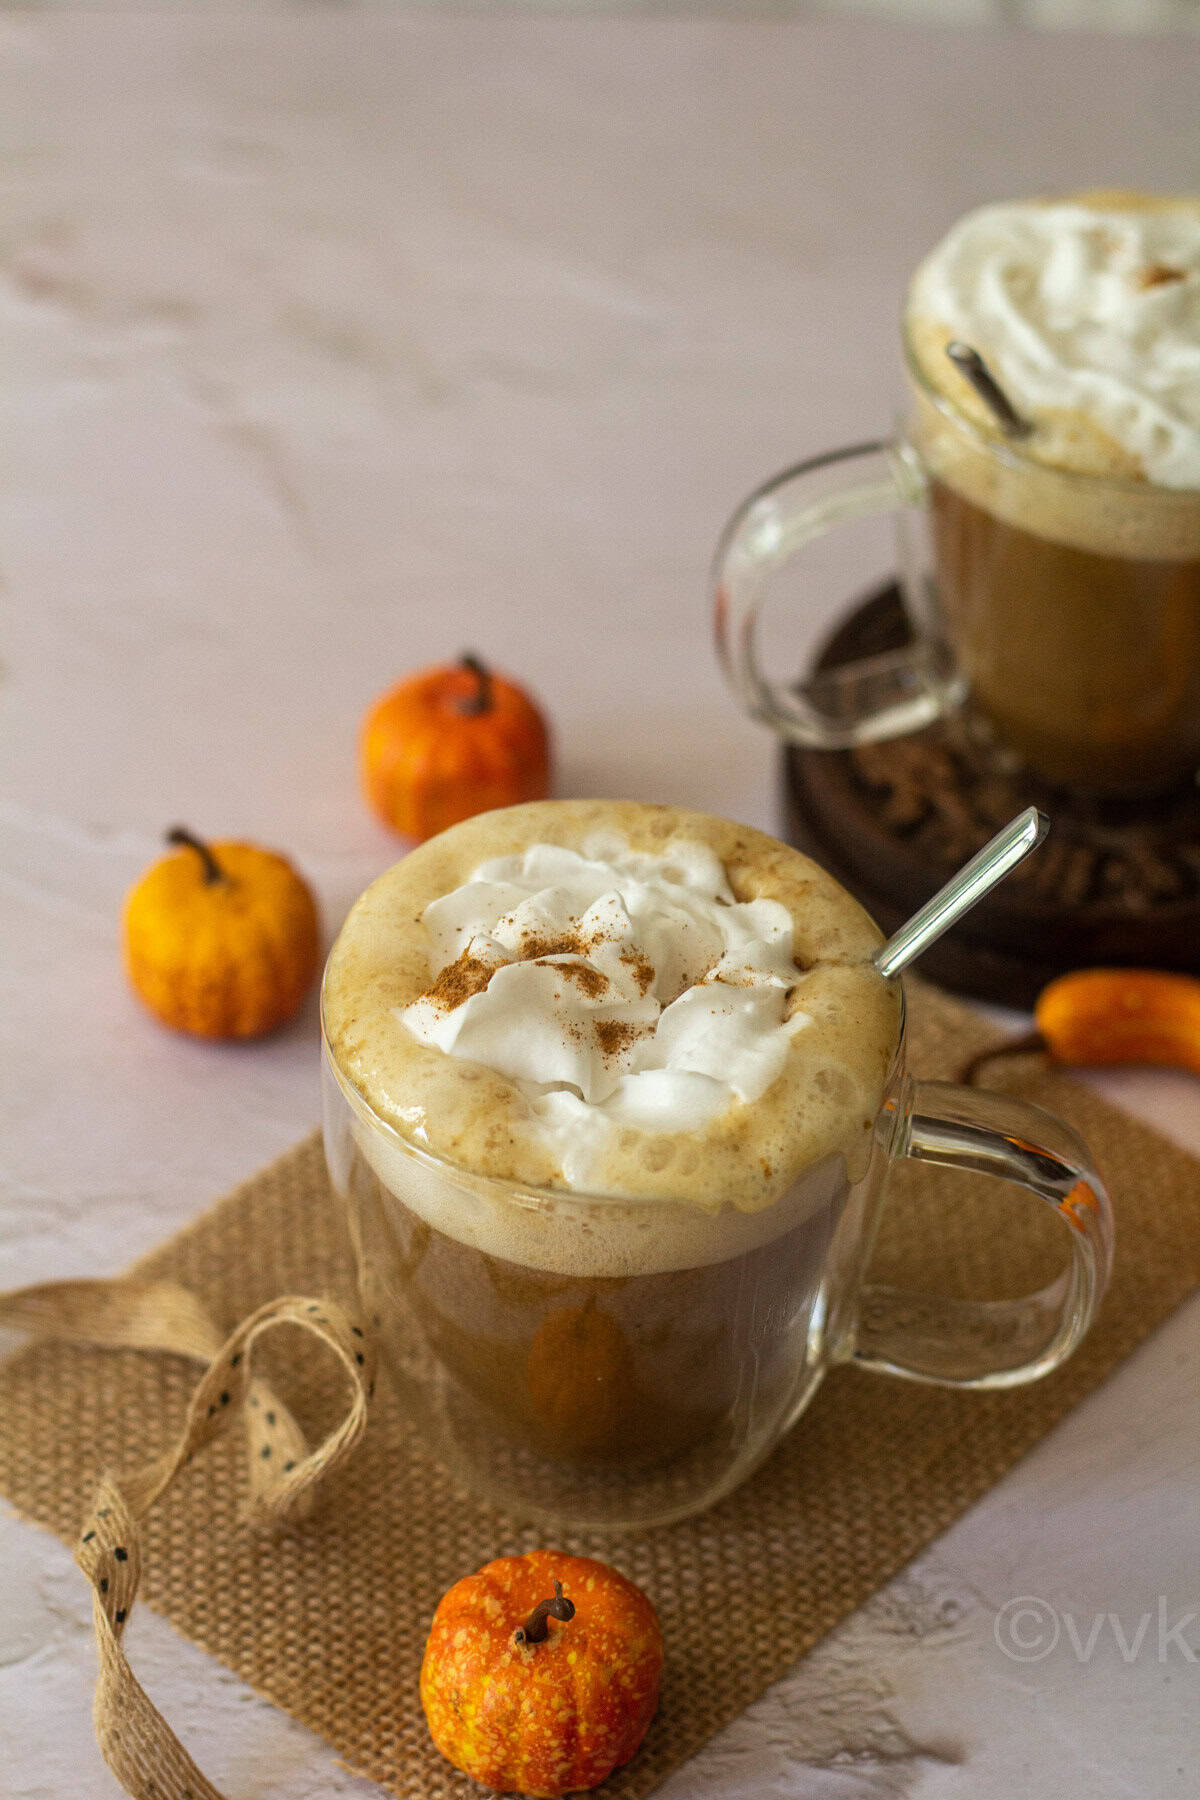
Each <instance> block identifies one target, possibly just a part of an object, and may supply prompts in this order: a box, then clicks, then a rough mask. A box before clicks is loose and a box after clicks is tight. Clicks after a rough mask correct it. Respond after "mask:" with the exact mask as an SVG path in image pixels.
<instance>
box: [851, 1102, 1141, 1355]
mask: <svg viewBox="0 0 1200 1800" xmlns="http://www.w3.org/2000/svg"><path fill="white" fill-rule="evenodd" d="M906 1099H907V1104H904V1103H903V1102H898V1103H897V1104H898V1105H899V1106H900V1108H901V1113H900V1118H899V1120H898V1130H897V1135H896V1139H895V1141H894V1143H893V1147H892V1155H893V1157H894V1158H897V1159H898V1158H900V1157H903V1156H911V1157H913V1158H914V1159H915V1160H916V1161H918V1162H928V1163H937V1164H940V1165H941V1166H942V1167H943V1168H953V1169H972V1170H975V1171H976V1172H978V1173H979V1174H983V1175H994V1176H995V1177H996V1178H997V1179H998V1180H1000V1181H1011V1182H1014V1183H1015V1184H1016V1185H1017V1186H1018V1187H1023V1188H1028V1190H1029V1192H1030V1193H1031V1194H1036V1196H1037V1198H1038V1199H1039V1200H1042V1201H1044V1202H1045V1203H1046V1204H1047V1205H1049V1206H1050V1207H1052V1208H1053V1210H1054V1212H1055V1213H1056V1214H1057V1216H1058V1218H1060V1219H1061V1220H1062V1222H1063V1225H1064V1226H1065V1227H1066V1230H1067V1233H1068V1242H1069V1244H1070V1258H1069V1261H1068V1263H1067V1266H1066V1268H1065V1269H1064V1270H1063V1272H1062V1273H1061V1274H1060V1275H1059V1276H1058V1277H1057V1278H1056V1279H1055V1280H1054V1281H1052V1282H1051V1283H1050V1284H1049V1286H1047V1287H1044V1288H1042V1289H1041V1290H1040V1291H1039V1292H1038V1293H1034V1294H1027V1295H1026V1296H1025V1297H1024V1298H1023V1299H1020V1300H954V1299H942V1298H938V1297H936V1296H934V1295H925V1294H911V1293H905V1292H903V1291H902V1290H900V1289H898V1288H891V1287H874V1286H869V1285H868V1286H867V1287H865V1288H864V1289H863V1291H862V1294H861V1297H860V1300H859V1306H858V1317H857V1320H856V1322H855V1325H854V1328H853V1331H852V1333H851V1341H850V1343H849V1344H848V1345H847V1347H846V1351H847V1354H848V1356H849V1358H850V1360H852V1361H854V1362H858V1363H861V1364H862V1365H863V1366H864V1367H865V1368H868V1369H879V1370H881V1371H883V1372H884V1373H885V1374H888V1375H903V1376H907V1377H908V1378H909V1379H910V1380H912V1381H931V1382H936V1383H938V1384H939V1385H940V1386H943V1387H966V1388H1002V1387H1017V1386H1019V1385H1020V1384H1021V1383H1023V1382H1026V1381H1037V1380H1038V1379H1039V1377H1040V1376H1042V1375H1046V1374H1048V1373H1049V1372H1050V1370H1051V1369H1054V1368H1056V1367H1057V1366H1058V1364H1059V1363H1060V1362H1062V1361H1063V1360H1064V1358H1065V1357H1068V1356H1069V1355H1070V1354H1071V1352H1072V1350H1073V1349H1074V1348H1075V1346H1076V1344H1078V1342H1079V1340H1080V1338H1082V1336H1083V1334H1084V1332H1085V1331H1086V1330H1087V1329H1088V1326H1089V1325H1090V1324H1091V1322H1092V1319H1093V1317H1094V1315H1095V1312H1096V1309H1097V1307H1098V1306H1099V1304H1100V1301H1101V1299H1102V1297H1103V1294H1104V1289H1105V1287H1106V1285H1107V1282H1108V1276H1109V1271H1110V1269H1111V1267H1112V1247H1113V1220H1112V1210H1111V1207H1110V1205H1109V1200H1108V1195H1107V1193H1106V1192H1105V1189H1104V1184H1103V1182H1102V1181H1101V1179H1100V1177H1099V1175H1098V1174H1097V1173H1096V1171H1095V1169H1094V1168H1093V1166H1092V1164H1091V1161H1090V1159H1089V1157H1088V1153H1087V1151H1086V1149H1085V1148H1084V1146H1083V1144H1082V1142H1081V1141H1080V1139H1079V1138H1078V1137H1077V1136H1076V1134H1075V1133H1074V1132H1073V1131H1072V1130H1071V1128H1070V1126H1069V1125H1066V1124H1064V1123H1063V1121H1062V1120H1061V1119H1057V1118H1055V1116H1054V1115H1053V1113H1048V1112H1045V1111H1043V1109H1042V1108H1041V1107H1040V1106H1031V1105H1029V1104H1028V1103H1027V1102H1025V1101H1021V1100H1016V1099H1013V1098H1012V1097H1011V1096H1009V1095H1007V1094H991V1093H986V1092H980V1091H979V1090H977V1089H974V1088H964V1087H958V1086H956V1085H955V1084H954V1083H952V1082H946V1081H913V1082H911V1083H910V1086H909V1093H908V1095H907V1097H906Z"/></svg>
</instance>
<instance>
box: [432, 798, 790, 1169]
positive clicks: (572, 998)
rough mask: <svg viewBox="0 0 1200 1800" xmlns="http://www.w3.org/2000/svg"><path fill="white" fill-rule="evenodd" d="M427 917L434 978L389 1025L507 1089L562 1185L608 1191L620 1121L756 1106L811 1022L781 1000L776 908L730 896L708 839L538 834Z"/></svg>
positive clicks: (786, 965)
mask: <svg viewBox="0 0 1200 1800" xmlns="http://www.w3.org/2000/svg"><path fill="white" fill-rule="evenodd" d="M421 922H422V924H423V925H424V927H425V929H426V931H427V932H428V934H429V937H430V940H431V946H432V950H431V967H432V968H433V970H434V973H435V979H434V981H433V983H432V985H431V986H430V988H429V989H428V990H427V991H426V993H425V994H423V995H422V996H421V998H420V999H419V1000H417V1001H415V1002H414V1003H413V1004H412V1005H410V1006H407V1007H405V1008H404V1009H403V1010H402V1011H401V1012H400V1013H399V1015H398V1016H399V1018H400V1019H401V1021H402V1022H403V1024H404V1025H405V1026H406V1027H407V1028H408V1030H409V1031H411V1032H412V1033H413V1035H414V1036H415V1037H417V1038H419V1039H420V1040H421V1042H422V1043H425V1044H431V1045H434V1046H436V1047H437V1048H438V1049H439V1050H442V1051H444V1052H445V1053H446V1054H447V1055H450V1056H455V1057H462V1058H465V1059H466V1060H467V1061H471V1062H477V1063H484V1064H486V1065H487V1067H488V1068H489V1069H494V1070H495V1071H496V1072H497V1073H499V1074H501V1075H506V1076H507V1077H508V1078H509V1079H510V1080H511V1081H513V1082H514V1083H515V1084H516V1085H517V1086H518V1087H519V1088H520V1089H521V1092H522V1093H523V1094H524V1095H525V1097H526V1099H527V1100H528V1101H529V1103H530V1106H531V1108H532V1110H533V1112H534V1113H535V1115H536V1116H537V1118H538V1119H539V1120H540V1121H541V1124H542V1129H543V1134H544V1136H545V1139H546V1142H547V1144H548V1145H550V1146H551V1147H552V1149H553V1153H554V1155H555V1156H556V1157H557V1159H558V1162H559V1166H560V1168H561V1170H562V1175H563V1179H564V1180H565V1181H566V1182H567V1183H568V1185H569V1186H571V1187H573V1188H580V1189H584V1190H589V1189H594V1188H596V1187H597V1186H599V1185H602V1182H603V1174H602V1172H601V1171H602V1169H603V1164H604V1161H605V1157H606V1153H607V1150H608V1148H609V1145H610V1143H611V1140H612V1137H613V1134H614V1132H617V1131H619V1130H620V1129H622V1128H623V1127H626V1126H632V1127H636V1128H638V1129H643V1130H646V1131H657V1132H662V1131H670V1132H680V1131H694V1130H697V1129H699V1128H701V1127H704V1126H706V1125H707V1124H708V1123H709V1122H710V1121H711V1120H712V1119H713V1118H714V1117H715V1116H716V1115H717V1114H718V1113H720V1112H722V1111H724V1110H725V1108H726V1107H728V1106H729V1105H731V1104H732V1102H733V1101H734V1100H735V1099H736V1100H740V1101H742V1102H744V1103H746V1104H749V1103H752V1102H753V1101H755V1100H757V1099H758V1098H759V1096H760V1095H761V1094H763V1093H764V1092H765V1091H766V1089H767V1088H768V1087H769V1086H770V1085H771V1083H772V1082H773V1081H774V1080H775V1079H776V1078H777V1077H778V1075H779V1074H780V1072H781V1071H782V1069H783V1065H784V1062H785V1060H786V1057H787V1043H788V1039H789V1038H790V1037H792V1036H794V1034H795V1033H796V1032H797V1031H802V1030H804V1029H805V1028H806V1027H807V1026H808V1025H809V1024H810V1023H811V1021H810V1020H809V1017H808V1015H807V1013H805V1012H803V1011H802V1010H800V1009H799V1008H798V1007H795V1006H793V1005H791V1004H790V1000H791V997H792V995H793V993H794V991H795V988H796V983H797V974H798V972H797V969H796V965H795V963H794V962H793V960H792V920H791V915H790V914H789V913H788V911H787V908H786V907H784V906H781V905H780V903H779V902H778V901H777V900H749V901H743V902H739V901H738V900H737V899H736V898H735V897H734V895H733V893H732V892H731V891H730V888H729V884H728V882H727V881H726V879H725V870H724V869H723V867H722V866H721V863H720V862H719V861H718V859H717V858H716V857H715V856H714V855H713V853H712V851H711V850H709V849H707V848H706V847H705V846H704V845H702V844H685V843H676V844H674V845H672V846H671V849H670V851H669V853H668V854H666V855H664V856H653V855H650V854H648V853H647V852H645V851H633V850H630V849H629V848H628V846H627V845H625V844H624V843H623V842H622V841H621V840H620V839H619V838H614V837H613V836H612V834H611V833H605V834H598V835H597V836H595V837H592V838H589V839H587V840H585V842H584V846H583V853H582V854H580V852H579V851H576V850H568V849H565V848H564V847H563V846H561V845H557V844H533V845H531V846H530V847H529V849H527V850H524V851H522V852H519V853H518V854H517V855H514V856H502V857H495V858H493V859H492V860H491V861H489V862H485V863H481V864H480V866H479V867H478V868H477V869H474V870H473V871H472V873H471V878H470V880H469V881H468V882H466V883H465V884H464V885H463V886H462V887H458V888H455V889H454V890H453V892H452V893H450V894H447V895H445V896H444V897H443V898H442V899H440V900H434V901H431V902H430V904H429V905H428V906H427V907H426V908H425V911H424V912H423V913H422V915H421ZM597 1163H599V1165H600V1167H599V1169H598V1168H597V1167H596V1166H595V1165H597Z"/></svg>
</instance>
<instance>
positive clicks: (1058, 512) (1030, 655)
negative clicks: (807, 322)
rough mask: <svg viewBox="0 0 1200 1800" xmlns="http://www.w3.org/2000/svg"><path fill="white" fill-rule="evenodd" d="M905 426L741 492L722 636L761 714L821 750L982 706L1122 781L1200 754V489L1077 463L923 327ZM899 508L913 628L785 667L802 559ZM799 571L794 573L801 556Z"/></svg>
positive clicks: (1019, 749)
mask: <svg viewBox="0 0 1200 1800" xmlns="http://www.w3.org/2000/svg"><path fill="white" fill-rule="evenodd" d="M905 347H906V352H907V355H906V361H907V373H908V389H909V396H910V399H909V407H908V411H907V416H906V418H905V421H904V424H903V426H902V428H901V430H900V431H899V432H898V434H897V436H896V438H895V439H894V440H893V441H892V442H890V443H871V444H863V445H858V446H854V447H852V448H849V449H844V450H837V451H832V452H829V453H827V454H825V455H823V456H817V457H814V458H812V459H811V460H809V461H807V462H804V463H800V464H798V465H797V466H796V467H795V468H792V469H789V470H786V471H785V472H784V473H783V474H782V475H779V476H777V477H776V478H775V479H774V480H772V481H770V482H768V483H767V484H766V485H765V486H763V487H761V488H759V489H758V490H757V492H755V493H753V494H751V495H750V497H749V498H748V499H747V500H746V501H745V502H744V503H743V504H742V505H741V506H740V507H739V508H738V510H737V512H736V513H735V514H734V516H733V518H732V519H731V520H730V522H729V524H728V526H727V527H726V529H725V531H724V533H723V535H722V538H721V541H720V544H719V546H718V549H717V554H716V561H715V567H714V588H715V603H716V632H717V644H718V649H719V652H720V656H721V660H722V664H723V667H724V669H725V673H726V676H727V679H728V680H729V683H730V685H731V687H732V688H733V690H734V693H735V694H736V695H737V697H738V699H739V701H740V703H741V704H742V706H743V707H744V708H745V710H746V711H747V712H748V713H750V715H751V716H752V717H753V718H757V719H761V720H763V721H764V722H765V723H766V724H768V725H771V726H773V727H774V729H775V730H776V731H778V732H779V733H780V734H781V735H782V736H783V737H784V738H786V739H787V740H789V741H790V742H792V743H795V744H801V745H804V746H807V747H809V748H815V749H825V750H842V749H849V748H852V747H853V746H855V745H857V744H865V743H871V742H874V741H878V740H880V739H883V738H894V737H901V736H904V735H906V734H907V733H909V732H914V731H918V730H920V729H921V728H922V727H923V726H926V725H929V724H931V723H932V722H933V721H934V720H936V719H939V718H942V717H945V716H946V715H948V714H951V713H954V712H957V711H958V710H959V709H960V708H962V707H963V706H964V703H966V704H967V707H968V716H969V717H970V718H971V719H972V721H973V722H976V723H978V724H980V725H982V726H983V728H984V729H985V730H991V731H992V733H993V734H994V735H995V737H996V738H997V739H998V740H999V742H1000V744H1001V745H1002V746H1005V747H1007V749H1008V750H1009V751H1011V752H1014V753H1015V755H1016V757H1017V758H1018V759H1019V760H1020V762H1021V763H1022V764H1024V765H1025V766H1026V767H1027V768H1028V769H1029V770H1031V771H1032V772H1034V773H1035V774H1036V775H1039V776H1041V777H1043V778H1044V779H1045V780H1047V781H1050V782H1052V783H1055V784H1058V785H1062V786H1066V787H1070V788H1074V789H1081V790H1084V791H1086V792H1090V793H1095V794H1100V795H1105V794H1111V795H1122V794H1138V793H1148V792H1157V791H1162V790H1164V789H1166V788H1169V787H1170V786H1172V785H1173V784H1174V783H1175V782H1177V781H1180V780H1183V779H1186V778H1187V777H1188V776H1192V775H1194V774H1195V772H1196V770H1197V768H1198V767H1200V491H1197V490H1195V489H1179V488H1166V487H1159V486H1155V485H1154V484H1152V483H1150V482H1148V481H1145V480H1117V479H1112V478H1109V477H1101V476H1095V475H1089V474H1080V473H1075V472H1069V471H1066V470H1063V469H1060V468H1055V467H1052V466H1049V465H1048V464H1046V463H1044V462H1040V461H1037V460H1035V459H1034V458H1033V457H1032V456H1030V455H1028V454H1026V453H1025V452H1024V451H1023V450H1022V448H1021V445H1020V443H1019V441H1015V440H1014V439H1011V438H1002V437H998V436H997V435H996V434H995V433H994V432H989V431H987V430H986V429H983V428H982V427H981V426H980V425H978V424H977V423H976V422H975V421H974V420H973V419H971V418H969V417H967V416H966V414H964V413H963V412H962V411H961V410H959V409H958V408H957V407H956V406H955V405H954V404H953V402H952V401H950V400H948V399H947V397H946V396H945V395H944V394H942V393H940V392H938V391H936V390H935V389H934V388H933V387H932V386H931V385H930V383H929V382H928V380H927V379H926V377H925V376H924V374H923V373H922V370H921V368H920V365H919V363H918V360H917V357H916V355H915V354H914V351H913V348H912V345H911V343H909V342H908V341H907V338H906V346H905ZM887 512H895V513H896V514H898V515H899V522H900V573H901V587H902V591H903V595H904V601H905V607H906V610H907V613H908V617H909V623H910V627H911V632H912V641H911V642H910V644H909V645H908V646H907V647H905V648H904V649H901V650H897V651H893V652H891V653H889V654H887V655H882V656H874V657H869V658H866V659H863V660H861V661H858V662H854V663H848V664H844V665H842V666H841V667H840V668H836V669H831V670H828V671H822V672H821V673H819V674H816V675H813V676H811V677H810V678H809V679H807V680H795V679H787V678H785V679H783V680H773V679H771V678H770V677H769V676H768V675H767V674H766V673H765V672H764V670H763V668H762V667H761V664H760V651H759V645H760V630H759V627H760V622H761V619H762V615H763V612H764V609H765V608H766V607H767V605H768V603H769V602H770V601H771V599H772V597H773V595H774V594H775V593H776V592H777V582H776V578H777V577H778V576H779V574H780V572H781V571H782V570H783V569H784V567H785V565H788V564H790V563H791V562H792V559H793V558H794V557H796V556H797V555H798V553H799V552H800V551H801V550H802V549H803V548H804V546H805V545H807V544H809V543H811V542H812V541H813V540H814V539H816V538H819V537H821V536H823V535H824V534H825V533H827V532H829V531H831V530H832V529H833V528H834V526H838V525H842V524H845V523H847V522H849V521H851V520H855V519H863V518H866V517H868V516H870V515H874V514H879V513H887ZM792 573H794V572H792Z"/></svg>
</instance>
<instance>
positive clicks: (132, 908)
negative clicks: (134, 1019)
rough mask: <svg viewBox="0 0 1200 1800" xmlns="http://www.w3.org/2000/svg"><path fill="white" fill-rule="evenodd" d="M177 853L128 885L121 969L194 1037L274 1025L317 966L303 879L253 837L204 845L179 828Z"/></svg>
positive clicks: (145, 998)
mask: <svg viewBox="0 0 1200 1800" xmlns="http://www.w3.org/2000/svg"><path fill="white" fill-rule="evenodd" d="M167 841H168V843H171V844H173V845H175V846H176V848H175V849H174V850H173V851H172V853H171V854H170V855H168V856H164V857H162V858H161V859H160V860H159V861H158V862H156V863H154V864H153V865H152V866H151V867H150V868H149V869H147V870H146V873H145V874H144V875H143V876H142V877H141V879H140V880H139V881H137V882H136V883H135V885H134V886H133V888H132V889H131V890H130V893H129V896H128V898H127V899H126V902H125V915H124V921H123V928H124V929H123V936H124V951H125V967H126V969H127V971H128V974H129V979H130V981H131V982H132V984H133V987H134V990H135V992H136V993H137V995H138V997H139V998H140V999H141V1000H142V1002H143V1003H144V1005H146V1006H147V1007H148V1008H149V1010H150V1011H151V1012H152V1013H153V1014H154V1015H155V1017H156V1018H158V1019H161V1020H162V1022H163V1024H164V1025H170V1026H172V1027H173V1029H174V1030H176V1031H189V1032H192V1033H194V1034H195V1035H196V1036H197V1037H207V1038H247V1037H258V1036H259V1035H260V1034H261V1033H263V1032H266V1031H273V1030H274V1029H275V1027H276V1026H277V1025H282V1024H284V1023H285V1021H286V1020H288V1019H290V1018H292V1017H293V1015H294V1014H295V1013H297V1012H298V1011H299V1009H300V1006H301V1004H302V1003H303V1000H304V997H305V995H306V994H307V993H308V990H309V988H310V987H311V986H312V982H313V977H314V976H315V974H316V972H317V962H318V957H319V953H320V927H319V923H318V919H317V908H316V903H315V902H314V900H313V897H312V893H311V891H310V890H309V888H308V886H307V884H306V883H305V882H304V881H303V880H302V879H301V877H300V876H299V875H298V874H297V873H296V871H295V869H294V868H293V867H292V865H291V863H289V862H288V861H287V859H286V858H285V857H282V856H279V855H277V854H276V853H275V851H273V850H263V849H260V848H259V846H258V845H256V844H239V843H224V842H222V843H214V844H206V843H203V842H202V841H201V840H200V839H199V838H196V837H193V835H192V834H191V832H189V831H184V830H183V829H182V827H177V828H176V829H175V830H173V831H170V832H168V834H167Z"/></svg>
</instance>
